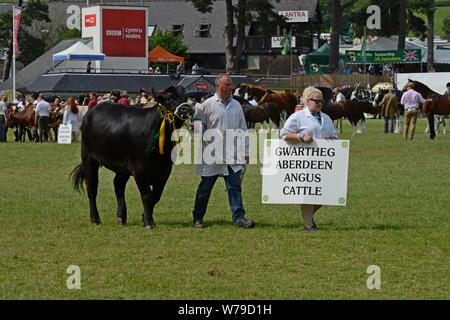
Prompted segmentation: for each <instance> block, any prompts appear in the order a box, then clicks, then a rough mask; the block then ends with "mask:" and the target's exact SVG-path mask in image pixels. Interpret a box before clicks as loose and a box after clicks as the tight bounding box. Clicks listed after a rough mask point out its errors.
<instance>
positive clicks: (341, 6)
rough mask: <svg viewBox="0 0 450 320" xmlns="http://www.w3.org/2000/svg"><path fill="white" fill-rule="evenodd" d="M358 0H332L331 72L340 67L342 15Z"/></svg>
mask: <svg viewBox="0 0 450 320" xmlns="http://www.w3.org/2000/svg"><path fill="white" fill-rule="evenodd" d="M356 1H357V0H347V1H345V0H333V1H332V12H333V15H332V22H331V40H330V69H329V71H330V73H334V72H336V71H337V70H338V69H339V36H340V34H341V27H342V23H341V21H342V15H343V12H344V11H345V10H347V9H348V8H349V7H351V6H352V5H353V4H355V2H356Z"/></svg>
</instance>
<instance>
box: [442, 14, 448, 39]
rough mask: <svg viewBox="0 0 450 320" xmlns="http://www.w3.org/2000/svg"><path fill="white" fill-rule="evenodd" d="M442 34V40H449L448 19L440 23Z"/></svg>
mask: <svg viewBox="0 0 450 320" xmlns="http://www.w3.org/2000/svg"><path fill="white" fill-rule="evenodd" d="M442 32H443V33H444V38H445V39H447V40H450V18H445V19H444V22H443V23H442Z"/></svg>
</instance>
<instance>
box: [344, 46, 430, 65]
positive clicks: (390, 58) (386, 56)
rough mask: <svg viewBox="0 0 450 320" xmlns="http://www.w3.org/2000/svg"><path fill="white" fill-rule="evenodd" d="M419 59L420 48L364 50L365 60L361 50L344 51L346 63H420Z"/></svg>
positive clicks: (420, 56)
mask: <svg viewBox="0 0 450 320" xmlns="http://www.w3.org/2000/svg"><path fill="white" fill-rule="evenodd" d="M421 61H422V51H421V50H420V49H411V50H383V51H366V59H365V61H364V59H363V56H362V54H361V51H353V50H346V51H345V62H346V63H368V64H369V63H420V62H421Z"/></svg>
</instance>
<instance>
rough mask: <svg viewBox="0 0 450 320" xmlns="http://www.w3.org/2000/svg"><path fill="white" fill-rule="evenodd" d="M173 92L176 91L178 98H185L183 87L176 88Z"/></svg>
mask: <svg viewBox="0 0 450 320" xmlns="http://www.w3.org/2000/svg"><path fill="white" fill-rule="evenodd" d="M175 90H176V92H177V95H178V96H180V97H182V98H186V91H185V90H184V87H183V86H177V87H176V89H175Z"/></svg>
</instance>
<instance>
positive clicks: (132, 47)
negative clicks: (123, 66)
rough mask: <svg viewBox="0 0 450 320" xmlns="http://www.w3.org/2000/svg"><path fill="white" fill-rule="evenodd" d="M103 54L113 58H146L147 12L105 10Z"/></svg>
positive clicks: (103, 19) (103, 17) (103, 18)
mask: <svg viewBox="0 0 450 320" xmlns="http://www.w3.org/2000/svg"><path fill="white" fill-rule="evenodd" d="M102 25H103V28H102V39H103V41H102V43H103V48H102V52H103V53H104V54H106V55H107V56H112V57H145V56H146V50H145V49H146V41H147V39H146V36H145V35H146V34H147V33H146V28H147V26H146V16H145V10H123V9H103V16H102Z"/></svg>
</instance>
